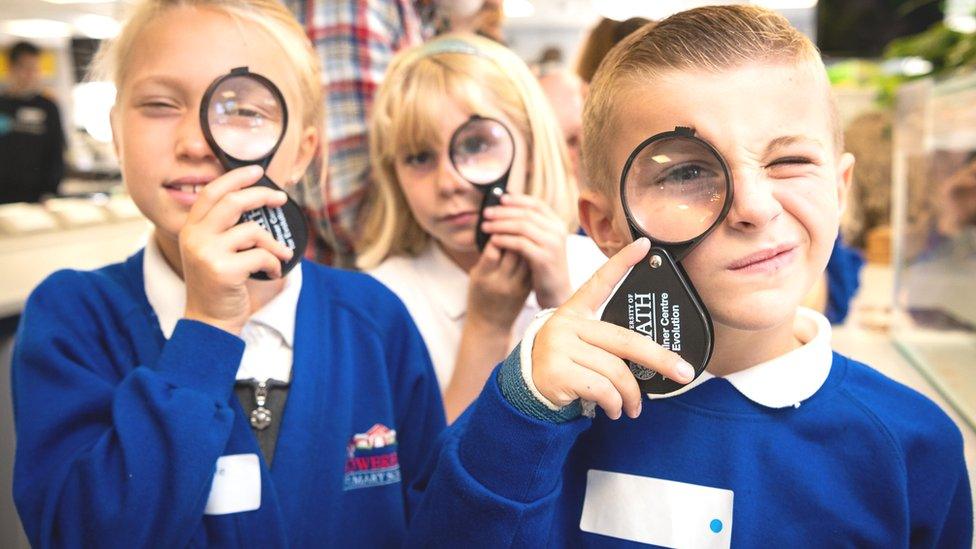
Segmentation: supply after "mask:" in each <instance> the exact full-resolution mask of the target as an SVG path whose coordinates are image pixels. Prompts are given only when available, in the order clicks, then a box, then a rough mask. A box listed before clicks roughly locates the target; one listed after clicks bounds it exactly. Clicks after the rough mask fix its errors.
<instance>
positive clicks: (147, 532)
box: [12, 252, 444, 548]
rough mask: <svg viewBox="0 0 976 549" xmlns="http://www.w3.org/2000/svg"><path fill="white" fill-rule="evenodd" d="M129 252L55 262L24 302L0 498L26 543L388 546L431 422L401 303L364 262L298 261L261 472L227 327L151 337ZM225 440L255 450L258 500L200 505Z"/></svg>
mask: <svg viewBox="0 0 976 549" xmlns="http://www.w3.org/2000/svg"><path fill="white" fill-rule="evenodd" d="M142 264H143V254H142V252H140V253H138V254H136V255H135V256H133V257H131V258H130V259H128V260H127V261H126V262H124V263H121V264H116V265H110V266H108V267H105V268H102V269H99V270H97V271H92V272H78V271H61V272H58V273H55V274H53V275H52V276H51V277H49V278H48V279H47V280H45V281H44V282H43V283H42V284H41V285H40V286H39V287H38V288H37V289H36V290H35V291H34V293H33V294H32V295H31V297H30V299H29V300H28V303H27V307H26V309H25V312H24V314H23V317H22V319H21V326H20V330H19V333H18V335H17V344H16V348H15V350H14V359H13V376H12V377H13V391H14V412H15V423H16V434H17V455H16V463H15V467H14V499H15V501H16V504H17V509H18V511H19V513H20V516H21V520H22V522H23V525H24V529H25V530H26V532H27V535H28V537H29V538H30V540H31V543H32V544H33V545H34V546H35V547H186V546H196V547H199V546H212V547H213V546H217V547H261V548H267V547H286V546H292V547H322V546H336V547H348V546H368V547H382V546H397V545H399V544H400V543H401V541H402V539H403V536H404V534H405V529H406V520H407V516H408V506H407V490H406V487H407V486H409V483H410V482H411V481H412V480H414V479H415V478H416V475H417V473H418V471H419V468H420V466H421V463H422V462H423V461H424V459H425V457H426V456H427V455H428V453H429V451H430V449H431V448H432V446H433V443H434V440H435V438H436V436H437V435H438V434H439V433H440V432H441V431H442V429H443V427H444V416H443V408H442V404H441V399H440V393H439V390H438V386H437V381H436V379H435V378H434V373H433V371H432V368H431V365H430V359H429V357H428V355H427V350H426V347H425V346H424V342H423V340H422V339H421V338H420V335H419V333H418V332H417V329H416V327H415V326H414V324H413V322H412V321H411V319H410V317H409V315H408V313H407V311H406V309H405V308H404V307H403V305H402V304H401V303H400V302H399V300H397V298H396V297H394V296H393V294H392V293H390V292H389V291H388V290H386V288H384V287H383V286H382V285H380V284H379V283H377V282H376V281H374V280H372V279H371V278H369V277H367V276H365V275H360V274H355V273H348V272H342V271H338V270H334V269H328V268H324V267H320V266H317V265H314V264H312V263H309V262H303V263H302V267H301V268H302V269H303V271H302V277H303V282H302V289H301V294H300V297H299V300H298V308H297V313H296V314H297V316H296V323H295V326H296V328H295V330H296V333H295V340H294V341H295V344H294V363H293V367H292V382H291V387H290V390H289V396H288V400H287V403H286V407H285V410H284V415H283V418H282V424H281V428H280V431H279V438H278V443H277V449H276V451H275V456H274V460H273V467H271V468H270V469H269V468H268V467H267V464H266V463H265V461H264V459H263V457H261V452H260V450H259V448H258V444H257V441H256V439H255V437H254V434H253V433H252V428H251V427H250V425H249V423H248V421H247V419H246V418H245V416H244V414H243V411H242V409H241V406H240V404H239V403H238V401H237V398H236V397H235V396H234V395H233V387H234V382H235V379H234V378H235V374H236V372H237V369H238V366H239V364H240V360H241V356H242V353H243V350H244V343H243V341H241V340H240V339H239V338H237V337H235V336H233V335H231V334H229V333H227V332H224V331H221V330H219V329H216V328H214V327H212V326H210V325H208V324H204V323H200V322H195V321H189V320H181V321H180V322H179V323H178V324H177V326H176V329H175V331H174V332H173V334H172V337H171V338H170V339H169V340H165V339H164V337H163V334H162V332H161V331H160V327H159V323H158V321H157V319H156V317H155V315H154V313H153V311H152V309H151V307H150V305H149V303H148V301H147V299H146V294H145V291H144V288H143V274H142ZM394 431H395V432H394ZM357 435H358V436H357ZM239 455H245V456H249V457H250V459H253V460H254V462H255V463H259V471H260V472H259V474H258V472H257V471H258V468H256V467H255V468H254V469H253V470H251V471H250V472H251V473H253V474H252V475H251V477H248V475H246V474H245V475H244V477H243V478H244V479H245V480H247V479H248V478H250V480H251V481H253V483H254V485H255V486H259V487H260V492H259V493H260V495H259V500H260V505H259V506H258V507H257V508H256V509H253V510H247V511H241V512H230V513H225V514H205V508H207V503H208V496H209V495H210V492H211V486H212V485H215V469H216V468H217V467H218V466H219V465H218V464H219V463H221V462H220V460H221V459H224V457H227V456H239ZM224 472H225V471H224V469H223V468H221V469H220V474H223V473H224ZM227 472H228V474H230V469H229V468H228V471H227ZM237 474H238V475H240V470H237ZM233 483H238V484H239V480H238V478H237V477H235V480H234V481H233ZM233 483H232V484H233ZM230 488H231V489H232V490H231V491H232V492H233V488H235V486H230ZM230 504H231V507H233V506H235V505H237V502H234V501H231V502H230Z"/></svg>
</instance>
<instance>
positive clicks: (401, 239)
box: [358, 34, 605, 419]
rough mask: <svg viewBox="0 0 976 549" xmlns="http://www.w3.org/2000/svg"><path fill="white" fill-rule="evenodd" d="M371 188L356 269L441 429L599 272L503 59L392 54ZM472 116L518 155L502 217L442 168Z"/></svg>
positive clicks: (544, 122)
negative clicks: (390, 298)
mask: <svg viewBox="0 0 976 549" xmlns="http://www.w3.org/2000/svg"><path fill="white" fill-rule="evenodd" d="M372 116H373V118H372V121H371V127H370V155H371V158H372V162H373V173H374V179H375V187H374V191H373V196H372V197H371V205H370V207H369V209H368V211H369V214H368V217H367V219H366V221H365V228H364V229H365V230H364V233H363V234H364V235H365V236H364V238H363V239H362V241H361V242H360V246H359V260H358V264H359V266H360V267H361V268H363V269H366V270H367V271H368V272H369V273H370V274H372V275H373V276H375V277H377V278H378V279H379V280H380V281H382V282H384V283H385V284H387V285H388V286H389V287H390V288H391V289H392V290H393V291H394V292H395V293H396V294H397V295H398V296H399V297H400V298H401V299H402V300H403V301H404V303H405V304H406V306H407V309H408V310H410V313H411V314H412V315H413V318H414V320H415V322H416V323H417V325H418V327H419V328H420V331H421V334H422V335H423V336H424V340H425V341H426V343H427V347H428V350H429V351H430V353H431V358H432V360H433V363H434V369H435V371H436V373H437V376H438V380H439V382H440V384H441V388H442V390H443V391H444V400H445V406H446V409H447V414H448V418H449V419H453V418H455V417H457V415H459V414H460V413H461V411H463V410H464V408H465V407H467V405H468V403H470V402H471V401H472V400H473V399H474V397H476V396H477V394H478V392H479V391H480V390H481V387H482V386H483V385H484V382H485V380H486V379H487V377H488V375H489V372H490V371H491V370H492V368H493V367H494V366H495V365H496V364H497V363H498V362H499V361H501V360H502V359H503V358H504V357H505V356H506V354H507V353H508V352H509V351H510V350H511V347H512V342H513V341H517V340H518V338H519V337H520V336H521V332H522V330H523V329H524V326H525V325H526V324H527V323H528V321H529V320H531V318H532V317H533V316H534V314H535V313H536V312H538V311H539V310H540V308H543V309H544V308H548V307H555V306H558V305H560V304H561V303H562V302H563V301H564V300H565V299H566V298H567V297H568V296H569V295H570V293H571V292H572V290H573V288H574V287H576V286H578V285H579V284H580V283H582V281H583V280H585V279H586V277H587V276H588V275H589V274H590V273H592V271H593V270H594V269H595V268H596V266H597V265H599V264H602V261H603V260H604V259H605V258H604V256H603V255H602V254H601V253H600V252H599V250H598V249H597V248H596V247H595V246H594V245H593V244H592V242H591V241H590V240H589V239H588V238H585V237H581V236H577V235H575V234H574V233H575V231H576V229H577V227H578V223H577V219H576V199H577V189H576V184H575V181H574V180H573V177H572V175H571V173H570V171H569V169H568V166H569V164H568V156H567V153H566V149H565V145H564V142H563V138H562V135H561V134H560V130H559V126H558V124H557V122H556V119H555V116H554V115H553V113H552V110H551V108H550V107H549V105H548V103H547V101H546V98H545V96H544V95H543V93H542V91H541V89H540V88H539V85H538V83H537V82H536V80H535V78H534V76H533V75H532V73H531V72H530V71H529V69H528V67H527V66H526V65H525V63H524V62H523V61H522V60H521V59H519V58H518V56H516V55H515V54H514V53H513V52H512V51H511V50H508V49H507V48H505V47H503V46H501V45H499V44H497V43H494V42H492V41H490V40H486V39H484V38H481V37H478V36H473V35H461V34H455V35H447V36H444V37H441V38H438V39H436V40H433V41H431V42H428V43H427V44H425V45H423V46H419V47H417V48H414V49H412V50H407V51H405V52H402V53H401V54H400V55H399V56H397V57H396V58H395V59H394V61H393V63H392V64H391V66H390V68H389V71H388V73H387V75H386V78H385V80H384V81H383V84H382V86H381V87H380V89H379V91H378V93H377V96H376V102H375V104H374V107H373V114H372ZM472 116H480V117H486V118H493V119H496V120H498V121H500V122H502V123H503V124H504V125H505V126H506V128H507V129H508V130H509V132H510V133H511V134H512V136H513V139H514V142H515V156H514V162H513V165H512V169H511V175H510V177H509V181H508V187H507V194H505V195H504V196H503V197H502V200H501V205H499V206H494V207H490V208H488V209H486V210H485V214H484V218H485V222H484V223H483V225H482V227H481V229H482V230H483V231H484V232H485V233H486V234H488V235H489V236H490V239H489V241H488V243H487V245H486V246H485V248H484V251H483V253H482V252H479V249H478V247H477V246H476V243H475V229H476V224H477V221H478V217H479V215H478V214H479V205H480V202H481V198H482V195H481V193H480V192H479V191H478V190H477V189H476V188H475V187H474V186H473V185H472V184H471V183H469V182H467V181H465V180H464V179H463V178H462V177H461V176H460V174H459V173H458V172H457V170H456V169H455V168H454V167H453V165H452V163H451V160H450V158H449V155H448V150H447V149H448V141H449V140H450V137H451V135H452V134H453V133H454V131H455V130H456V129H457V128H458V127H460V126H461V125H462V124H464V123H465V122H466V121H468V120H469V119H471V117H472Z"/></svg>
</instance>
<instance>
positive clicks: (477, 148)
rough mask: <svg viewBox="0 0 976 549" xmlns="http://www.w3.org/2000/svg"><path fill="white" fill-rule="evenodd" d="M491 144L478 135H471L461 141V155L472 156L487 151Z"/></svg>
mask: <svg viewBox="0 0 976 549" xmlns="http://www.w3.org/2000/svg"><path fill="white" fill-rule="evenodd" d="M491 146H492V142H491V141H489V140H488V139H486V138H484V137H483V136H480V135H472V136H470V137H467V138H465V139H463V140H462V141H461V151H460V152H461V153H462V154H465V155H470V156H474V155H477V154H482V153H485V152H487V151H488V149H490V148H491Z"/></svg>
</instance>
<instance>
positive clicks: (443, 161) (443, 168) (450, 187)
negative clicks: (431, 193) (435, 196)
mask: <svg viewBox="0 0 976 549" xmlns="http://www.w3.org/2000/svg"><path fill="white" fill-rule="evenodd" d="M470 186H471V184H470V183H468V182H467V181H465V180H464V179H463V178H462V177H461V174H459V173H458V172H457V170H456V169H455V168H454V165H453V164H452V163H451V159H450V157H448V156H447V155H446V154H445V155H443V156H442V157H441V158H440V160H439V161H438V163H437V191H438V192H439V193H440V194H442V195H444V196H450V195H453V194H457V193H459V192H462V191H463V190H465V189H466V188H468V187H470Z"/></svg>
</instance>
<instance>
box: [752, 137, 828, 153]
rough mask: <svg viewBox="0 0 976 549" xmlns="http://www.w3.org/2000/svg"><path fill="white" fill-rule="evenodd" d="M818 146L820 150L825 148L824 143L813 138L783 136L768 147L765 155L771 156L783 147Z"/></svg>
mask: <svg viewBox="0 0 976 549" xmlns="http://www.w3.org/2000/svg"><path fill="white" fill-rule="evenodd" d="M797 144H800V145H816V146H818V147H820V148H825V147H824V145H823V143H821V142H820V141H819V140H817V139H814V138H812V137H807V136H805V135H783V136H780V137H777V138H776V139H773V140H772V141H770V142H769V144H768V145H766V152H765V153H764V154H769V153H771V152H773V151H774V150H776V149H779V148H781V147H788V146H790V145H797Z"/></svg>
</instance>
